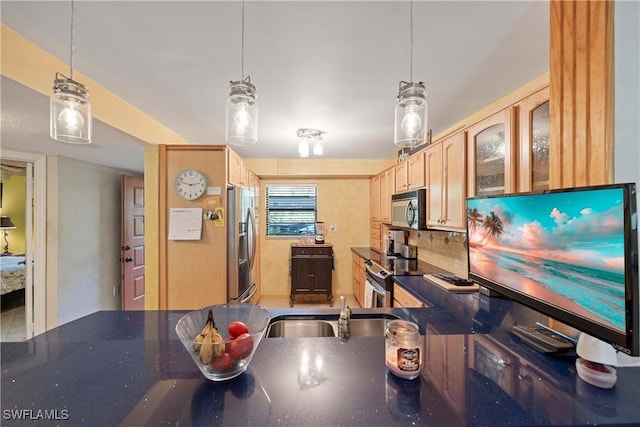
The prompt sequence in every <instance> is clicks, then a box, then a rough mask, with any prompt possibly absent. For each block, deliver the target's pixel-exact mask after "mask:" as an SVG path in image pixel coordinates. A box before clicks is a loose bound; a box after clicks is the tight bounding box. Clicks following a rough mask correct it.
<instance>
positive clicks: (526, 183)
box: [518, 88, 550, 191]
mask: <svg viewBox="0 0 640 427" xmlns="http://www.w3.org/2000/svg"><path fill="white" fill-rule="evenodd" d="M518 114H519V116H520V167H519V171H520V174H519V177H518V191H542V190H548V189H549V188H550V185H549V88H545V89H543V90H541V91H539V92H536V93H534V94H533V95H531V96H529V97H527V98H525V99H524V100H523V101H522V102H520V103H519V104H518Z"/></svg>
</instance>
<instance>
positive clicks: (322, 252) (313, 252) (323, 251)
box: [291, 246, 333, 256]
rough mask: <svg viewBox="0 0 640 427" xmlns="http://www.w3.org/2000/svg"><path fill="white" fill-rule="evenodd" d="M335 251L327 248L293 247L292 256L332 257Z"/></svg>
mask: <svg viewBox="0 0 640 427" xmlns="http://www.w3.org/2000/svg"><path fill="white" fill-rule="evenodd" d="M332 255H333V249H332V248H331V247H327V246H293V247H292V248H291V256H332Z"/></svg>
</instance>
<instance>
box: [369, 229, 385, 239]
mask: <svg viewBox="0 0 640 427" xmlns="http://www.w3.org/2000/svg"><path fill="white" fill-rule="evenodd" d="M369 237H371V238H372V239H375V240H380V239H381V237H382V235H381V232H380V230H376V229H373V228H372V229H371V230H369Z"/></svg>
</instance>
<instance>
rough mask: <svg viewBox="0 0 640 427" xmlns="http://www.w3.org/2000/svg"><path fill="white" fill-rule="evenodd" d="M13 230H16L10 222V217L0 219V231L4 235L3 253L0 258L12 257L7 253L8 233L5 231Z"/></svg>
mask: <svg viewBox="0 0 640 427" xmlns="http://www.w3.org/2000/svg"><path fill="white" fill-rule="evenodd" d="M13 228H16V226H15V224H14V223H13V221H11V217H10V216H2V217H0V230H2V234H4V251H3V252H2V253H1V254H0V256H7V255H12V253H11V252H9V242H8V241H7V236H8V235H9V233H8V232H7V230H9V229H13Z"/></svg>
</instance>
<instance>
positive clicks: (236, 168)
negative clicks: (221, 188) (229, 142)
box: [227, 148, 247, 187]
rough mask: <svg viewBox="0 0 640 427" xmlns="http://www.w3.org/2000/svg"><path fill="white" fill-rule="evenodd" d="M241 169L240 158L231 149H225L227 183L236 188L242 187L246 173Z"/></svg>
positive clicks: (242, 166) (242, 165)
mask: <svg viewBox="0 0 640 427" xmlns="http://www.w3.org/2000/svg"><path fill="white" fill-rule="evenodd" d="M243 168H244V164H243V162H242V157H240V156H239V155H238V154H237V153H236V152H235V151H233V150H232V149H231V148H227V183H229V184H231V185H235V186H236V187H244V186H245V185H246V175H247V172H246V170H243Z"/></svg>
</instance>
